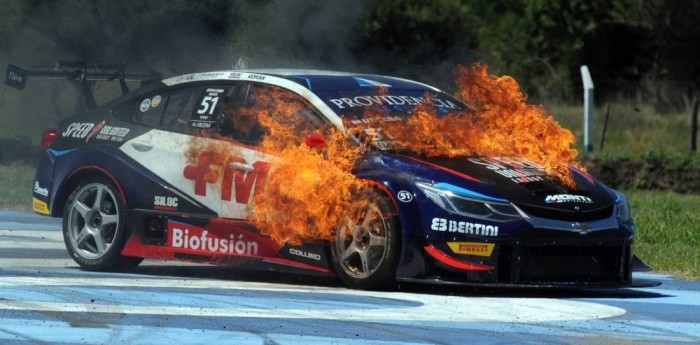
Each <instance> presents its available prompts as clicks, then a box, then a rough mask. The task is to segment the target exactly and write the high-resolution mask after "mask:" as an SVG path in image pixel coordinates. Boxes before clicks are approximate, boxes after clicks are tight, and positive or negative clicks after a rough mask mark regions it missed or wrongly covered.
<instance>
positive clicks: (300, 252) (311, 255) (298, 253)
mask: <svg viewBox="0 0 700 345" xmlns="http://www.w3.org/2000/svg"><path fill="white" fill-rule="evenodd" d="M289 254H292V255H296V256H301V257H303V258H307V259H311V260H316V261H321V254H316V253H311V252H306V251H303V250H299V249H296V248H289Z"/></svg>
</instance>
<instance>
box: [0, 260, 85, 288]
mask: <svg viewBox="0 0 700 345" xmlns="http://www.w3.org/2000/svg"><path fill="white" fill-rule="evenodd" d="M67 255H68V254H66V256H67ZM67 266H77V264H76V263H75V261H73V260H71V259H56V258H45V259H37V258H30V259H24V258H13V259H8V258H3V259H0V267H3V268H10V267H44V268H49V267H67ZM0 285H2V284H0Z"/></svg>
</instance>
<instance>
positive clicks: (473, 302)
mask: <svg viewBox="0 0 700 345" xmlns="http://www.w3.org/2000/svg"><path fill="white" fill-rule="evenodd" d="M319 298H321V297H319ZM452 299H453V300H454V298H452ZM424 302H428V304H423V305H421V306H419V307H399V308H391V307H387V308H376V309H324V310H309V309H308V308H304V309H284V308H270V309H264V308H206V307H184V306H178V307H168V306H137V305H124V304H122V305H112V304H95V303H87V304H85V303H56V302H25V301H7V300H0V309H5V310H30V311H40V312H69V313H113V314H139V315H169V316H199V317H202V316H206V317H248V318H263V319H264V318H276V319H318V320H351V321H367V322H387V321H402V324H414V323H415V324H418V323H421V322H426V321H441V322H445V327H449V325H448V323H450V322H513V323H533V322H551V321H562V320H590V319H597V318H601V317H612V316H618V315H622V314H624V312H625V311H624V310H622V309H619V308H615V307H609V306H603V305H599V304H593V303H584V302H574V301H560V300H548V299H527V298H525V299H522V298H521V299H503V298H501V299H497V300H496V299H490V298H482V299H476V298H467V299H464V300H463V301H453V302H452V303H451V304H452V306H448V305H445V304H444V303H445V301H444V300H442V301H440V300H439V299H438V301H431V300H424ZM455 302H457V303H455ZM467 308H468V309H467Z"/></svg>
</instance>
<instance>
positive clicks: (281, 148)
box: [187, 65, 581, 244]
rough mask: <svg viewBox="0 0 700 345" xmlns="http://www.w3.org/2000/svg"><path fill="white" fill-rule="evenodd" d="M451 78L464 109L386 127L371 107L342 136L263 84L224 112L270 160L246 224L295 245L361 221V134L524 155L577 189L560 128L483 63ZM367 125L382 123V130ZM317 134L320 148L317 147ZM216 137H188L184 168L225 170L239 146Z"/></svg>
mask: <svg viewBox="0 0 700 345" xmlns="http://www.w3.org/2000/svg"><path fill="white" fill-rule="evenodd" d="M457 76H458V80H457V87H458V91H457V94H456V96H457V98H460V99H462V100H465V101H466V102H467V104H469V105H470V108H468V109H464V110H462V111H459V112H457V113H453V114H451V115H449V116H440V115H438V113H437V111H436V109H435V107H434V106H433V105H432V104H430V102H426V103H423V104H422V105H419V106H418V107H416V109H415V110H414V113H413V115H412V116H409V117H404V118H393V119H392V120H390V121H389V120H387V119H388V118H390V117H388V116H387V114H386V113H385V112H382V111H381V110H376V109H371V108H370V109H369V110H368V111H367V113H366V114H365V115H364V118H365V119H368V120H370V123H369V124H367V123H365V124H363V125H359V126H354V127H350V129H349V130H348V133H345V132H343V131H342V130H340V129H336V128H329V126H327V125H325V126H324V125H323V122H322V121H320V119H315V118H314V116H313V115H312V111H311V109H309V107H308V106H307V105H306V104H305V103H304V102H303V101H301V99H300V98H298V97H297V96H295V95H292V94H290V93H287V92H283V91H281V90H279V89H276V88H273V87H264V88H263V87H261V88H260V89H259V91H260V90H262V92H256V93H255V94H254V95H253V96H252V97H253V100H254V101H253V103H254V104H253V105H252V106H251V105H246V106H241V107H239V108H238V109H236V111H234V112H232V113H231V114H229V115H227V116H230V117H231V119H232V121H233V123H236V124H238V126H237V128H236V130H237V131H239V132H240V133H242V135H243V136H247V135H249V134H255V133H256V132H257V133H258V134H264V139H263V141H262V142H261V143H258V144H257V145H256V146H257V147H256V150H259V151H261V152H265V153H269V154H271V155H272V156H274V157H275V158H273V159H272V161H270V162H269V163H270V170H269V174H267V175H266V179H265V180H264V186H262V187H259V186H258V185H257V184H256V185H255V188H257V189H256V190H255V193H253V197H252V202H251V203H250V204H249V207H251V208H250V209H249V212H247V214H248V220H249V221H250V222H251V223H252V224H253V225H254V226H256V227H257V228H258V229H259V231H260V232H261V233H263V234H265V235H268V236H270V237H271V238H272V239H273V240H275V241H277V242H278V243H280V244H284V243H290V244H299V243H302V242H307V241H313V240H330V239H331V238H332V236H333V235H334V232H335V231H336V229H337V228H338V227H339V225H340V224H341V222H342V220H343V218H344V217H358V218H359V217H364V216H365V215H364V211H363V210H366V209H367V205H368V203H369V202H370V200H371V196H372V195H374V194H373V187H372V185H371V184H370V183H368V182H367V181H362V180H360V179H358V178H357V177H355V176H354V175H353V174H352V172H351V171H352V168H353V167H354V166H355V163H356V162H357V161H358V159H360V158H361V157H362V153H363V150H365V147H362V146H360V145H357V144H355V143H354V142H353V141H352V140H349V139H348V136H354V135H358V134H360V133H364V134H372V135H388V136H389V137H390V139H391V140H393V141H395V142H398V143H399V144H400V146H402V147H405V148H408V149H411V150H412V151H414V152H416V153H419V154H424V155H427V156H447V157H456V156H501V157H519V158H524V159H527V160H530V161H532V162H534V163H537V164H539V165H540V166H542V167H543V168H544V169H545V170H546V171H547V172H549V173H551V174H553V175H554V176H557V177H558V178H559V179H560V180H561V181H562V182H563V183H564V184H565V185H567V186H570V187H575V185H576V184H575V182H574V180H573V177H572V175H571V173H570V171H569V166H570V165H575V166H578V167H579V168H580V169H581V167H580V166H579V165H578V164H577V163H576V162H575V159H576V157H577V152H576V150H575V149H572V146H573V145H574V144H575V138H574V136H573V134H572V133H571V132H570V131H568V130H566V129H563V128H562V127H560V126H559V125H558V124H557V122H556V121H555V120H554V119H553V118H552V116H551V115H549V114H548V113H547V111H546V110H545V109H544V108H543V107H541V106H537V105H530V104H527V103H526V97H525V96H524V95H523V94H522V92H521V91H520V88H519V86H518V84H517V82H516V81H515V80H514V79H513V78H511V77H507V76H505V77H495V76H491V75H488V71H487V68H486V67H485V66H483V65H474V66H472V67H469V68H464V67H460V68H459V69H458V71H457ZM381 93H385V94H386V93H388V90H386V89H384V90H380V94H381ZM429 97H430V95H426V98H429ZM225 110H226V109H225V108H224V111H225ZM374 120H376V121H381V124H380V125H379V127H381V129H378V128H376V127H378V126H377V125H376V122H375V121H374ZM225 121H226V120H224V123H225ZM347 125H349V124H348V123H346V127H348V126H347ZM377 130H379V131H383V132H382V133H384V134H380V133H378V132H376V131H377ZM373 131H374V132H373ZM321 137H322V138H325V144H324V145H319V144H318V138H321ZM309 138H316V141H315V144H312V145H308V144H306V142H307V139H309ZM219 139H222V140H220V141H211V140H203V139H196V138H195V139H192V142H191V145H190V147H189V149H188V151H187V158H188V163H193V161H195V160H201V159H208V160H210V161H211V162H212V164H213V165H215V166H226V165H228V164H229V163H230V161H231V157H232V156H236V155H237V153H236V152H232V150H233V151H235V150H240V147H242V146H246V145H245V144H246V143H237V142H235V141H233V140H232V139H230V138H228V137H219ZM231 143H234V144H235V145H231ZM320 146H323V147H320ZM203 153H204V156H203ZM262 155H263V154H261V156H262ZM203 157H204V158H203ZM266 173H267V171H266ZM210 175H211V176H210ZM224 175H225V174H224V172H223V170H222V171H218V170H216V169H213V170H212V171H211V172H210V173H209V174H207V175H206V176H205V180H206V182H207V183H211V184H215V185H216V184H221V183H222V180H223V179H224V177H223V176H224ZM260 189H264V191H263V190H260ZM358 200H359V201H358Z"/></svg>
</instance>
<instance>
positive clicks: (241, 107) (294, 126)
mask: <svg viewBox="0 0 700 345" xmlns="http://www.w3.org/2000/svg"><path fill="white" fill-rule="evenodd" d="M262 116H267V117H269V116H275V122H277V123H278V124H280V125H282V126H284V127H286V128H289V129H291V130H293V131H294V133H299V134H303V133H305V132H308V133H310V132H313V131H314V130H316V129H319V128H320V127H321V126H322V123H323V121H322V120H321V118H320V116H318V114H317V113H316V112H315V111H314V110H313V108H312V107H310V106H309V105H307V104H306V103H305V102H304V101H303V100H302V99H301V98H300V97H299V96H297V95H296V94H293V93H291V92H289V91H286V90H283V89H280V88H277V87H273V86H262V85H256V84H240V85H238V86H236V88H235V89H234V90H233V91H232V93H231V96H230V97H228V98H226V99H225V101H224V102H223V104H222V108H221V115H220V119H221V120H220V123H221V126H220V134H221V135H222V136H227V137H230V138H232V139H233V140H235V141H237V142H240V143H242V144H247V145H257V144H260V142H262V140H263V137H264V136H265V130H264V128H263V125H262V124H261V117H262ZM263 120H264V119H263Z"/></svg>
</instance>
